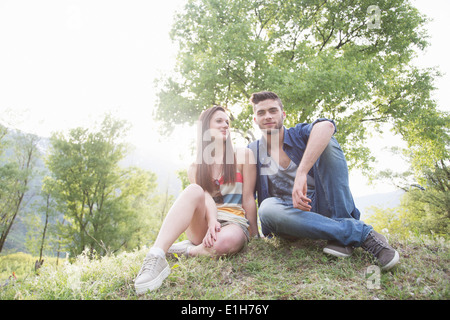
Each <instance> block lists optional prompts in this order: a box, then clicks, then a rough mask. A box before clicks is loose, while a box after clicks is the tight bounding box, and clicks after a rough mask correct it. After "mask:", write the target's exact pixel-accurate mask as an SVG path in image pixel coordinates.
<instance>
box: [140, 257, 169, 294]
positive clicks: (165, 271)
mask: <svg viewBox="0 0 450 320" xmlns="http://www.w3.org/2000/svg"><path fill="white" fill-rule="evenodd" d="M169 274H170V267H169V264H168V263H167V261H166V259H165V258H162V257H160V256H157V255H154V254H150V253H148V254H147V256H146V257H145V259H144V264H143V265H142V268H141V270H140V271H139V273H138V275H137V277H136V279H135V281H134V287H135V289H136V293H137V294H143V293H145V292H147V290H155V289H158V288H159V287H160V286H161V284H162V282H163V280H164V279H165V278H167V276H168V275H169Z"/></svg>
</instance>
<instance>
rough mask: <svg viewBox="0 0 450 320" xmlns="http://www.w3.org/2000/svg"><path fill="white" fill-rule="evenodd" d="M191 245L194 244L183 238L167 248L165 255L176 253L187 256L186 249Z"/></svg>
mask: <svg viewBox="0 0 450 320" xmlns="http://www.w3.org/2000/svg"><path fill="white" fill-rule="evenodd" d="M191 247H195V245H194V244H192V242H190V241H189V240H184V241H181V242H178V243H175V244H173V245H172V246H171V247H170V248H169V250H167V254H166V256H169V257H170V256H173V254H177V255H179V256H180V255H184V256H186V257H188V256H189V254H188V249H189V248H191Z"/></svg>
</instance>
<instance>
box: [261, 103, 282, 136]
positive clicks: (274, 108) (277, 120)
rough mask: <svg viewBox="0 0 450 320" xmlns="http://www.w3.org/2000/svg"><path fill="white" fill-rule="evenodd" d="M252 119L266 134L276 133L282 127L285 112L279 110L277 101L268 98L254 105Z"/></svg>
mask: <svg viewBox="0 0 450 320" xmlns="http://www.w3.org/2000/svg"><path fill="white" fill-rule="evenodd" d="M254 110H255V113H254V118H253V120H254V121H255V123H256V124H257V125H258V126H259V128H260V129H261V130H263V131H264V132H267V134H272V133H278V132H279V130H280V129H281V128H282V127H283V122H284V119H285V118H286V113H285V112H284V111H282V110H281V107H280V105H279V104H278V102H277V101H275V100H272V99H268V100H264V101H261V102H259V103H258V104H256V105H255V106H254Z"/></svg>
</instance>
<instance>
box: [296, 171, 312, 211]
mask: <svg viewBox="0 0 450 320" xmlns="http://www.w3.org/2000/svg"><path fill="white" fill-rule="evenodd" d="M307 191H308V184H307V178H306V174H297V175H296V177H295V181H294V187H293V189H292V206H293V207H294V208H297V209H300V210H303V211H310V210H311V205H310V203H311V199H309V198H308V197H307V196H306V194H307Z"/></svg>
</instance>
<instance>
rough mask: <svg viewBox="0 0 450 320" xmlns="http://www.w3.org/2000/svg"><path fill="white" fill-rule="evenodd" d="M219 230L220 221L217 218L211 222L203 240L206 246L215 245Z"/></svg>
mask: <svg viewBox="0 0 450 320" xmlns="http://www.w3.org/2000/svg"><path fill="white" fill-rule="evenodd" d="M217 232H220V222H218V221H217V220H215V221H214V222H212V223H210V224H209V226H208V231H206V235H205V237H204V238H203V241H202V243H203V245H204V246H205V247H206V248H211V247H212V246H214V242H215V241H216V240H217Z"/></svg>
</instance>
